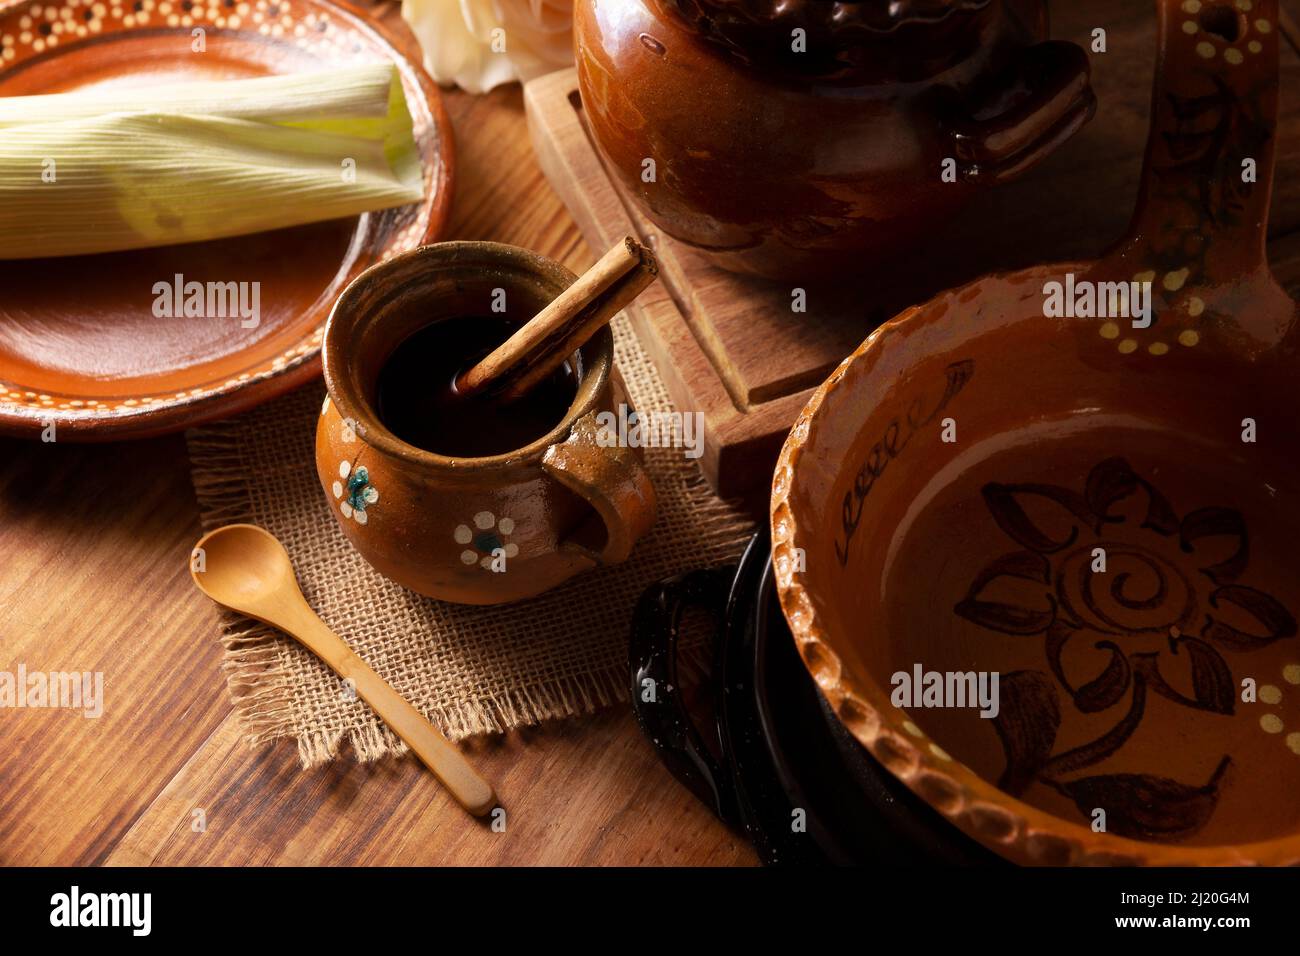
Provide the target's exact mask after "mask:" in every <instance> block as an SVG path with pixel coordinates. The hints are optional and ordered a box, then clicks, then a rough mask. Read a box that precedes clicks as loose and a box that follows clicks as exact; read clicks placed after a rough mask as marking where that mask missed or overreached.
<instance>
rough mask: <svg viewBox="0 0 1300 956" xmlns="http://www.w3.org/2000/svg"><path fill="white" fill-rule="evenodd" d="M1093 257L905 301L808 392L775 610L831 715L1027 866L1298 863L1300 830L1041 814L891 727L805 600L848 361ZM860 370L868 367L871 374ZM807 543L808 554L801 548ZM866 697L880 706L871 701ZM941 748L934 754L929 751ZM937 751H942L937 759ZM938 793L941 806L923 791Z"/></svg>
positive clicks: (784, 522) (780, 518) (774, 519)
mask: <svg viewBox="0 0 1300 956" xmlns="http://www.w3.org/2000/svg"><path fill="white" fill-rule="evenodd" d="M1093 264H1094V263H1093V262H1091V261H1087V260H1084V261H1074V262H1069V261H1067V262H1053V263H1046V264H1043V265H1037V266H1031V267H1029V268H1026V269H1018V270H1014V271H1007V272H997V273H992V274H990V275H987V276H983V277H980V278H978V279H975V280H974V281H972V282H968V283H966V284H964V285H962V286H958V287H956V288H953V289H950V290H946V291H944V292H941V293H939V294H938V295H937V296H935V297H933V298H931V299H929V300H927V301H925V302H923V303H921V304H919V305H914V306H911V307H910V308H908V309H905V310H904V311H903V312H900V313H899V314H898V315H896V316H894V317H893V318H892V319H890V320H889V321H888V322H885V323H883V324H882V325H880V326H879V327H878V328H877V329H875V330H874V331H873V332H872V333H871V334H870V335H868V336H867V337H866V339H864V340H863V341H862V343H861V344H860V345H859V346H858V347H857V348H856V349H855V350H854V351H853V352H852V353H851V354H850V355H848V356H847V357H846V358H845V359H844V360H843V361H842V362H841V363H840V364H839V366H837V367H836V369H835V370H834V371H833V372H832V373H831V374H830V376H829V377H828V378H827V379H826V380H825V381H824V382H822V384H821V385H819V386H818V387H817V389H816V390H815V391H814V392H813V394H812V396H811V397H810V398H809V400H808V403H807V404H806V405H805V406H804V408H803V410H802V411H801V412H800V413H799V416H798V418H797V419H796V420H795V422H794V425H793V426H792V427H791V429H790V432H789V434H788V435H787V436H786V440H785V442H784V444H783V445H782V447H781V453H780V455H779V457H778V459H777V464H776V469H775V471H774V473H773V479H772V497H771V503H770V510H769V520H770V524H771V532H772V561H773V569H774V571H775V581H776V589H777V594H778V596H779V598H780V603H781V611H782V613H783V614H784V616H785V619H786V622H787V623H788V624H789V626H790V632H791V634H792V635H793V637H794V641H795V645H796V648H797V650H798V652H799V657H800V659H801V660H802V661H803V662H804V666H805V667H807V668H808V671H809V673H810V674H811V675H812V677H813V679H814V680H815V681H816V682H817V686H818V687H819V688H820V689H821V691H822V693H823V695H825V697H826V699H827V702H828V703H829V704H830V705H831V708H832V709H833V710H834V712H835V714H836V716H837V717H839V719H840V720H841V721H842V722H843V724H844V726H845V727H846V728H847V729H848V730H849V732H850V733H852V734H853V736H854V737H855V738H856V739H857V740H858V742H859V743H861V744H862V745H863V746H864V747H866V748H867V750H868V751H869V752H870V753H871V754H872V756H874V757H875V758H876V759H877V760H878V761H879V762H880V763H881V764H882V765H884V767H885V768H886V769H887V770H888V771H889V772H890V773H892V774H894V776H896V777H898V778H899V779H900V780H901V781H902V782H903V783H904V784H906V785H907V787H908V788H909V789H910V790H912V792H913V793H915V794H917V796H919V797H920V798H921V799H923V800H925V801H926V802H927V803H929V804H930V805H931V806H932V807H934V808H935V809H936V810H937V811H938V812H939V813H941V814H942V815H943V816H944V817H945V818H947V819H948V820H949V821H951V822H952V823H954V824H955V825H956V826H958V827H959V828H960V829H961V830H962V831H963V832H965V833H967V834H968V835H970V836H971V837H973V838H974V839H976V840H978V841H979V842H980V843H982V844H984V845H985V846H988V847H990V848H991V849H993V850H994V851H996V852H998V853H1000V854H1002V855H1003V856H1004V857H1007V858H1008V859H1011V860H1013V861H1016V862H1019V863H1026V864H1034V865H1131V866H1232V865H1237V866H1241V865H1265V866H1272V865H1296V864H1300V833H1293V834H1291V835H1289V836H1281V837H1274V838H1271V839H1268V840H1260V841H1255V842H1250V843H1241V844H1216V845H1211V846H1184V845H1179V844H1165V843H1154V842H1146V841H1142V840H1135V839H1131V838H1128V837H1122V836H1117V835H1115V834H1112V833H1107V832H1101V833H1098V832H1094V831H1093V830H1091V829H1090V828H1089V827H1086V826H1084V825H1082V824H1079V823H1075V822H1072V821H1069V820H1065V819H1063V818H1061V817H1059V816H1057V815H1055V814H1052V813H1048V812H1047V811H1045V810H1042V809H1039V808H1038V807H1035V806H1033V805H1031V804H1029V803H1026V802H1025V801H1023V800H1020V799H1019V798H1016V797H1013V796H1011V795H1010V794H1008V793H1006V792H1005V791H1003V790H1000V789H998V787H996V786H995V785H994V784H993V783H991V782H989V781H988V780H985V779H984V778H983V777H981V776H979V775H978V774H976V773H975V772H974V771H972V770H971V769H970V768H968V767H966V766H965V765H964V764H963V763H961V762H960V761H959V760H957V759H956V758H954V757H951V756H949V755H947V754H946V753H943V751H942V750H941V749H939V748H938V745H937V744H933V743H931V742H930V741H929V739H928V737H926V735H925V734H924V733H922V734H921V735H920V736H917V737H914V738H913V739H908V736H907V735H905V734H903V733H900V732H898V731H897V730H896V729H894V727H892V726H890V723H891V722H890V721H888V720H887V719H885V717H884V716H883V714H885V713H889V712H890V710H892V707H886V706H885V705H887V704H888V699H889V698H888V695H887V694H884V693H883V692H882V691H881V690H880V689H879V687H878V685H876V683H875V682H874V681H870V682H869V684H870V686H864V685H863V683H862V682H860V681H858V680H857V679H855V678H854V676H853V675H852V674H850V673H849V672H848V671H847V670H846V669H845V668H843V667H842V666H841V663H840V659H839V656H838V654H836V652H835V650H834V648H833V646H832V644H831V642H830V641H829V640H828V638H827V632H828V630H829V629H828V627H827V626H826V624H825V622H824V621H822V620H820V619H819V618H818V615H817V609H816V605H815V604H814V603H813V601H812V599H811V595H812V592H813V587H812V584H811V581H810V580H809V579H808V575H807V571H806V570H804V571H800V570H797V563H796V562H795V561H794V560H793V558H794V555H793V551H794V549H796V548H798V547H800V546H801V545H800V542H802V541H804V540H805V539H807V538H809V537H810V536H811V535H812V534H813V533H814V532H813V531H812V530H811V529H809V528H807V527H801V525H800V523H799V517H798V515H797V514H796V509H795V508H794V507H793V503H792V501H791V494H792V492H793V490H794V488H795V486H796V484H797V475H798V464H799V459H800V457H801V455H802V453H803V451H804V448H805V446H806V445H808V444H809V442H810V441H811V440H812V438H813V437H814V436H815V435H816V434H817V432H818V430H819V428H820V427H821V426H822V424H823V422H824V420H825V418H824V416H822V415H820V414H819V412H820V410H821V407H822V405H823V404H824V403H825V402H826V400H827V399H828V398H829V397H830V396H831V395H832V394H834V393H835V392H836V391H837V390H838V389H839V388H840V387H841V383H842V381H843V379H844V376H845V373H846V371H847V370H848V368H849V367H850V366H852V365H854V364H855V363H858V362H863V361H871V360H873V359H874V358H875V357H876V356H878V355H879V354H880V353H881V352H882V351H883V350H884V349H886V348H888V347H889V345H890V343H891V342H893V341H894V340H896V339H899V337H900V336H902V337H906V336H908V335H911V334H913V333H914V332H916V331H918V330H919V329H922V328H925V327H927V326H929V325H930V324H931V323H933V322H937V321H952V319H951V317H950V316H948V315H947V314H946V312H938V313H932V314H930V315H929V316H927V314H926V313H927V311H930V310H931V309H932V307H933V306H934V305H935V304H936V303H938V302H939V301H940V300H943V299H956V300H958V301H960V300H961V296H962V293H969V292H971V291H973V290H975V289H976V287H980V286H983V285H985V283H987V282H990V281H1006V282H1015V281H1028V280H1030V279H1032V278H1035V277H1043V276H1048V275H1053V274H1064V273H1066V272H1071V271H1073V272H1075V273H1076V274H1079V273H1081V272H1083V271H1085V270H1086V269H1087V268H1089V267H1090V266H1092V265H1093ZM867 374H870V372H869V371H868V373H867ZM806 550H807V549H806V548H805V552H806ZM873 699H874V700H876V701H879V702H880V703H873ZM932 748H934V749H938V754H936V753H935V752H934V749H932ZM940 754H941V755H942V756H940ZM927 789H928V790H929V791H930V793H942V794H943V795H944V796H945V800H944V801H943V804H942V805H941V804H939V803H937V802H936V801H935V800H934V799H932V798H931V796H930V795H929V794H927V792H926V790H927Z"/></svg>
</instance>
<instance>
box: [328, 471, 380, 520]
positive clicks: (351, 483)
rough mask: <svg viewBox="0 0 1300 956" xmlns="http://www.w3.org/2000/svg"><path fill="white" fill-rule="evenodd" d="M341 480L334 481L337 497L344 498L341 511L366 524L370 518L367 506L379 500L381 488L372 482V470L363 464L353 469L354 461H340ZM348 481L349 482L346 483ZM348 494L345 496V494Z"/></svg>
mask: <svg viewBox="0 0 1300 956" xmlns="http://www.w3.org/2000/svg"><path fill="white" fill-rule="evenodd" d="M339 478H340V479H341V480H340V481H336V482H334V487H333V489H332V490H333V492H334V497H335V498H343V501H341V502H340V503H339V511H340V512H342V513H343V517H345V518H351V519H352V520H354V521H355V522H356V523H357V524H365V523H366V522H367V521H369V520H370V519H369V518H368V517H366V506H367V505H373V504H374V503H375V502H376V501H378V500H379V489H378V488H376V487H375V486H374V485H372V484H371V483H370V472H369V471H367V470H366V467H365V465H362V466H361V467H360V468H358V469H357V470H356V471H353V470H352V462H350V461H341V462H339ZM344 482H347V484H344ZM345 494H346V495H347V497H346V498H344V495H345Z"/></svg>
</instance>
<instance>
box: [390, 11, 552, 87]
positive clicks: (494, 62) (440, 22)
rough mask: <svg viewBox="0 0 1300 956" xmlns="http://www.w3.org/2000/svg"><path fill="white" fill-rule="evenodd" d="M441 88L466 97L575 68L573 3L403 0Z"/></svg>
mask: <svg viewBox="0 0 1300 956" xmlns="http://www.w3.org/2000/svg"><path fill="white" fill-rule="evenodd" d="M402 16H403V17H404V18H405V19H406V22H407V23H409V24H410V25H411V29H412V30H413V31H414V33H415V36H416V37H417V39H419V41H420V46H421V47H423V49H424V66H425V68H426V69H427V70H428V71H429V72H430V73H431V74H432V75H433V78H434V79H435V80H437V81H438V82H439V83H449V84H455V85H456V86H459V87H460V88H461V89H463V90H466V91H468V92H470V93H486V92H487V91H488V90H490V89H492V88H493V87H497V86H500V85H501V84H502V83H510V82H513V81H515V80H521V81H523V80H531V79H532V78H533V77H535V76H540V75H541V74H543V73H548V72H550V71H552V70H558V69H560V68H561V67H564V66H569V65H571V64H572V63H573V0H402Z"/></svg>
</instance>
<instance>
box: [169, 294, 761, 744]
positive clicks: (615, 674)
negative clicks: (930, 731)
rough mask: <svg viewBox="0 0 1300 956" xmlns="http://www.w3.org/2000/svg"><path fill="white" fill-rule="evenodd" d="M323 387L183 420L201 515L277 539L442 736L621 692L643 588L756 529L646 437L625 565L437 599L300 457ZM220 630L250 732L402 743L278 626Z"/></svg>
mask: <svg viewBox="0 0 1300 956" xmlns="http://www.w3.org/2000/svg"><path fill="white" fill-rule="evenodd" d="M614 340H615V356H616V360H617V364H618V367H619V369H620V371H621V372H622V375H623V379H624V381H625V383H626V385H627V390H628V395H629V399H630V401H631V403H632V406H633V407H634V408H636V409H637V410H638V411H644V412H654V411H671V410H672V403H671V401H670V400H669V398H668V393H667V390H666V389H665V388H664V385H663V382H662V380H661V379H660V377H659V373H658V372H657V371H656V370H655V368H654V366H653V365H652V364H651V363H650V361H649V360H648V358H647V357H646V355H645V352H644V351H643V350H642V349H641V347H640V345H639V343H638V342H637V340H636V337H635V335H633V334H632V333H631V330H630V329H629V328H628V326H627V320H626V317H624V316H621V315H620V316H619V317H618V318H617V319H615V321H614ZM323 395H324V386H323V385H321V384H319V383H315V384H313V385H311V386H308V387H305V388H302V389H299V390H298V391H296V392H293V393H291V394H289V395H286V396H284V397H283V398H280V399H277V400H275V401H273V402H269V403H268V404H266V405H263V406H261V407H260V408H257V409H254V410H253V411H251V412H248V413H246V414H244V415H241V416H239V417H238V418H234V419H230V420H228V421H224V422H219V423H217V424H215V425H209V426H204V427H201V428H196V429H193V430H191V431H190V432H189V434H188V435H187V436H186V438H187V441H188V444H189V453H190V461H191V466H192V474H193V478H194V487H195V490H196V491H197V493H198V499H199V508H200V512H201V516H202V521H203V525H204V528H211V527H216V526H218V525H222V524H228V523H231V522H239V521H245V522H252V523H253V524H258V525H261V526H262V527H264V528H266V529H267V530H268V531H270V532H271V533H272V534H274V535H275V536H276V537H277V538H279V539H280V540H281V541H282V542H284V546H285V547H286V548H287V549H288V551H289V556H290V557H291V558H292V559H293V564H294V568H295V570H296V571H297V574H298V582H299V584H301V585H302V590H303V593H304V594H305V595H306V596H307V600H308V602H309V603H310V604H311V605H312V607H314V608H315V609H316V611H317V612H318V613H319V614H320V616H321V617H322V618H323V619H324V620H325V622H326V623H327V624H329V625H330V627H331V628H333V629H334V631H335V632H336V633H337V634H339V635H340V636H341V637H342V638H343V639H344V640H346V641H347V642H348V643H349V644H350V645H351V646H352V648H353V649H354V650H355V651H356V652H357V653H358V654H360V655H361V657H363V658H364V659H365V660H366V662H367V663H368V664H369V665H370V666H371V667H373V668H374V669H375V670H376V671H377V672H378V673H379V674H380V676H382V677H383V678H384V679H386V680H387V681H389V682H390V683H391V684H392V685H393V686H394V687H395V688H396V689H397V690H398V692H399V693H401V694H402V696H404V697H405V698H406V699H407V700H409V701H410V702H411V703H412V704H414V705H415V706H416V707H417V708H418V709H419V710H420V711H421V712H422V713H424V714H425V715H426V716H428V717H429V718H430V719H432V720H433V721H434V722H435V723H436V724H437V725H438V726H440V727H441V728H442V730H443V731H444V732H445V733H446V734H447V735H448V736H450V737H452V738H462V737H466V736H470V735H472V734H480V733H493V732H502V731H505V730H508V729H510V728H512V727H517V726H520V725H523V724H533V723H538V722H540V721H543V720H547V719H551V718H560V717H569V716H574V715H578V714H584V713H589V712H591V711H594V710H596V709H597V708H599V707H603V706H606V705H609V704H612V703H614V702H615V701H620V700H625V699H626V698H627V685H628V670H627V657H626V655H627V635H628V629H629V626H630V623H631V617H632V609H633V606H634V605H635V603H636V601H637V598H638V597H639V596H640V595H641V593H642V591H644V589H645V588H646V587H647V586H648V585H649V584H651V583H652V582H654V581H657V580H660V579H662V578H665V577H669V576H671V575H673V574H677V573H679V572H681V571H685V570H689V569H692V568H698V567H706V566H709V565H714V564H719V563H724V562H726V561H730V560H734V559H735V558H736V557H737V556H738V555H739V553H740V551H741V549H742V548H743V546H744V543H745V541H746V539H747V538H748V536H749V534H750V533H751V532H752V530H753V528H752V523H751V521H750V520H749V519H747V518H746V517H745V516H744V515H743V514H742V513H740V512H739V511H738V510H736V509H735V508H733V507H731V506H729V505H728V504H726V503H724V502H722V501H721V500H719V499H718V498H716V497H715V496H714V495H713V492H712V490H711V489H710V488H709V486H708V484H707V483H706V482H705V480H704V478H703V476H702V475H701V474H700V472H699V469H698V467H697V466H696V464H695V462H694V461H693V460H691V459H688V458H686V457H685V456H684V454H683V452H682V450H681V449H680V448H648V449H646V450H645V453H646V466H647V468H648V470H649V471H650V474H651V476H652V478H653V480H654V483H655V489H656V491H657V492H658V496H659V516H658V520H657V521H656V523H655V526H654V529H653V531H652V532H651V533H650V535H648V536H647V537H646V538H644V539H643V540H642V541H641V542H640V543H638V544H637V546H636V550H635V551H634V552H633V555H632V558H631V559H630V560H629V561H628V562H627V563H625V564H622V565H618V566H614V567H607V568H598V569H595V570H593V571H590V572H588V573H586V574H584V575H581V576H579V577H577V578H575V579H573V580H571V581H569V582H568V583H566V584H564V585H563V586H561V587H560V588H558V589H556V590H555V591H552V592H550V593H549V594H544V595H542V596H541V597H538V598H534V599H532V600H530V601H525V602H521V603H518V604H513V605H506V606H502V607H491V608H476V607H464V606H458V605H453V604H445V603H442V602H439V601H432V600H429V599H427V598H423V597H421V596H419V595H417V594H414V593H412V592H410V591H407V590H406V589H404V588H402V587H399V586H398V585H396V584H393V583H392V582H391V581H389V580H387V579H386V578H384V577H383V576H381V575H380V574H379V573H378V572H376V571H375V570H373V569H372V568H371V567H370V565H368V564H367V563H366V562H365V561H364V560H363V559H362V558H361V556H360V555H358V554H357V552H356V551H354V550H353V548H352V546H351V545H350V544H349V543H348V541H347V539H346V538H344V537H343V533H342V532H341V531H340V530H339V527H338V524H337V523H336V521H335V518H334V516H333V515H332V514H331V512H330V509H329V506H328V505H327V503H326V500H325V496H324V494H323V493H322V491H321V488H320V485H319V484H318V482H317V480H316V471H315V465H314V463H313V451H314V441H315V433H316V422H317V420H318V419H319V417H320V405H321V399H322V397H323ZM221 639H222V642H223V644H224V646H225V656H224V662H223V668H224V670H225V675H226V680H227V683H228V685H229V689H230V694H231V698H232V700H233V703H234V707H235V712H236V714H237V715H238V717H239V719H240V720H241V722H242V724H243V727H244V730H245V732H246V736H247V739H248V741H249V743H251V744H255V745H256V744H261V743H263V742H266V741H269V740H273V739H275V738H279V737H293V738H295V739H296V740H297V742H298V753H299V755H300V757H301V759H302V762H303V764H304V765H305V766H312V765H315V764H319V763H322V762H324V761H327V760H331V759H334V758H335V757H337V756H339V754H340V753H341V752H343V749H344V748H343V744H344V743H345V742H346V743H348V744H350V747H351V751H352V753H353V754H354V755H355V756H356V757H357V758H359V759H361V760H373V759H376V758H378V757H381V756H384V755H385V754H389V753H402V752H404V751H405V750H406V746H405V744H403V743H402V741H401V740H399V739H398V738H397V737H395V736H394V735H393V734H392V732H391V731H389V729H388V728H387V727H386V726H385V725H384V724H383V723H382V722H381V721H380V720H379V719H378V718H377V717H376V716H375V714H374V712H373V711H371V710H370V708H369V707H368V706H367V705H366V704H365V703H364V702H363V701H360V700H356V699H354V698H353V697H352V696H351V695H349V694H348V693H346V692H345V688H344V686H343V685H342V683H341V682H340V681H339V679H338V678H337V677H336V676H335V675H334V674H333V672H332V671H330V670H329V669H328V668H327V667H326V666H325V665H324V664H322V663H321V662H320V661H319V660H318V659H317V658H316V657H315V656H314V655H313V654H311V653H310V652H309V651H306V650H304V649H303V648H301V647H300V646H299V645H298V644H296V643H295V642H293V641H291V640H289V639H288V638H285V637H283V636H282V635H280V634H279V633H278V632H277V631H275V630H273V629H271V628H268V627H266V626H265V625H262V624H259V623H257V622H254V621H250V620H249V619H247V618H244V617H242V616H239V615H235V614H231V613H226V614H225V615H224V618H223V626H222V635H221Z"/></svg>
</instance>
